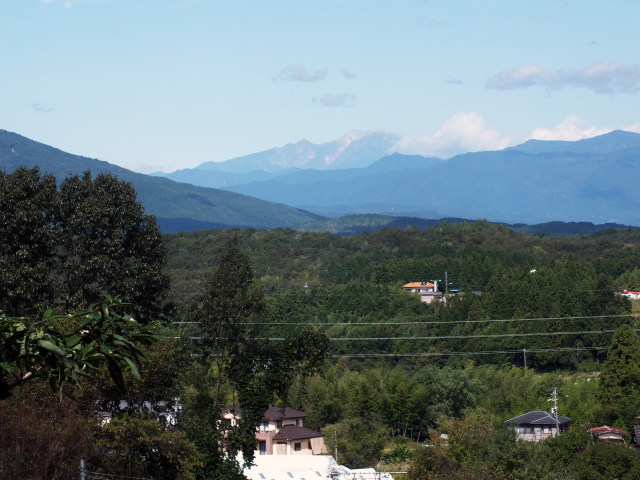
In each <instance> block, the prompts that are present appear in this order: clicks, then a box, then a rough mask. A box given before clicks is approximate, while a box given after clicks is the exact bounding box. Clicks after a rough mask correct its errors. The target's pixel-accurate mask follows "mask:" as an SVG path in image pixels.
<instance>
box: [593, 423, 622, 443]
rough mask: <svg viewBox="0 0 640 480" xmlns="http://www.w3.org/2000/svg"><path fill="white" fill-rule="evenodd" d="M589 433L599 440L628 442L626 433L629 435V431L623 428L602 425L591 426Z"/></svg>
mask: <svg viewBox="0 0 640 480" xmlns="http://www.w3.org/2000/svg"><path fill="white" fill-rule="evenodd" d="M589 433H590V434H591V436H592V437H593V438H594V439H596V440H597V441H598V442H609V443H627V442H625V440H624V435H628V433H627V432H626V431H624V430H623V429H621V428H616V427H609V426H608V425H602V426H601V427H594V428H590V429H589Z"/></svg>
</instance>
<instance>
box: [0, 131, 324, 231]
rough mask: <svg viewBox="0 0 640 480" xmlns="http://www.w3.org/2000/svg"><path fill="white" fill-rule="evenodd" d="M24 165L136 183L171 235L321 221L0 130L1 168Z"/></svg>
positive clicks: (149, 208) (61, 174)
mask: <svg viewBox="0 0 640 480" xmlns="http://www.w3.org/2000/svg"><path fill="white" fill-rule="evenodd" d="M20 166H24V167H28V168H32V167H36V166H37V167H39V168H40V171H41V172H42V173H45V172H46V173H52V174H53V175H54V176H55V177H56V178H57V179H58V181H62V180H63V179H64V178H66V177H67V176H69V175H71V174H81V173H83V172H85V171H87V170H90V171H91V172H92V174H98V173H101V172H106V173H110V174H112V175H115V176H117V177H118V178H119V179H121V180H125V181H127V182H131V183H132V184H133V186H134V187H135V189H136V192H137V194H138V199H139V200H140V202H141V203H142V204H143V205H144V207H145V210H146V211H147V212H148V213H150V214H153V215H155V216H156V217H157V218H158V223H159V224H160V226H161V228H163V230H164V227H165V226H166V227H167V231H180V230H183V229H184V230H194V229H198V228H200V227H204V228H214V227H231V226H238V227H255V228H262V227H267V228H274V227H287V226H292V225H296V224H299V223H302V222H306V221H310V220H313V219H316V218H318V215H315V214H311V213H309V212H304V211H301V210H299V209H297V208H293V207H289V206H286V205H278V204H275V203H273V202H267V201H263V200H258V199H256V198H253V197H249V196H246V195H240V194H236V193H232V192H227V191H223V190H216V189H212V188H203V187H197V186H193V185H189V184H186V183H178V182H174V181H172V180H169V179H166V178H158V177H152V176H149V175H143V174H141V173H135V172H132V171H130V170H127V169H124V168H121V167H118V166H116V165H112V164H110V163H107V162H103V161H100V160H97V159H92V158H87V157H81V156H78V155H72V154H70V153H65V152H63V151H61V150H58V149H57V148H53V147H50V146H47V145H44V144H42V143H38V142H35V141H33V140H29V139H28V138H26V137H23V136H21V135H18V134H15V133H11V132H7V131H4V130H0V170H2V171H4V172H7V173H10V172H13V171H14V170H15V169H16V168H18V167H20Z"/></svg>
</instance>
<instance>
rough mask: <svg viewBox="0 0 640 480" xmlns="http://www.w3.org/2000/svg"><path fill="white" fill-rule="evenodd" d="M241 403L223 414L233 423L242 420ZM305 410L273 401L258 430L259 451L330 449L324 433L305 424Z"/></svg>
mask: <svg viewBox="0 0 640 480" xmlns="http://www.w3.org/2000/svg"><path fill="white" fill-rule="evenodd" d="M241 417H242V410H241V409H240V407H238V406H233V407H229V408H227V409H226V410H225V411H224V412H222V418H223V420H224V421H226V422H228V423H229V424H230V425H231V426H235V425H236V424H237V422H238V421H240V420H241ZM306 417H307V414H306V413H303V412H299V411H298V410H294V409H292V408H287V407H279V406H277V405H270V406H269V408H268V409H267V411H266V412H265V413H264V417H263V420H262V423H261V424H260V427H258V430H257V432H256V441H257V447H258V449H257V450H256V456H257V455H320V454H324V453H327V452H326V448H325V446H324V437H323V436H322V434H321V433H319V432H316V431H314V430H311V429H309V428H306V427H305V426H304V419H305V418H306Z"/></svg>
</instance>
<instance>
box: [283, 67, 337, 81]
mask: <svg viewBox="0 0 640 480" xmlns="http://www.w3.org/2000/svg"><path fill="white" fill-rule="evenodd" d="M279 76H280V78H281V79H282V80H289V81H292V82H317V81H318V80H323V79H324V78H325V77H326V76H327V69H326V68H323V69H321V70H316V71H315V72H308V71H307V68H306V67H305V66H304V65H303V64H301V63H296V64H294V65H287V66H286V67H285V68H284V69H282V71H281V72H280V75H279Z"/></svg>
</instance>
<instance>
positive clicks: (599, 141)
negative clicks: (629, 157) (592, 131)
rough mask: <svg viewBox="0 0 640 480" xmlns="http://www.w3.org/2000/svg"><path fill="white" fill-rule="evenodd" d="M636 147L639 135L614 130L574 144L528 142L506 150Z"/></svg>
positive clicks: (588, 150) (601, 150)
mask: <svg viewBox="0 0 640 480" xmlns="http://www.w3.org/2000/svg"><path fill="white" fill-rule="evenodd" d="M638 147H640V135H638V134H637V133H633V132H625V131H623V130H614V131H613V132H609V133H606V134H604V135H599V136H597V137H592V138H585V139H583V140H578V141H575V142H568V141H558V140H556V141H547V140H528V141H526V142H525V143H523V144H521V145H516V146H515V147H509V148H507V149H506V150H520V151H521V152H526V153H554V152H556V153H557V152H576V153H610V152H619V151H622V150H626V149H628V148H638Z"/></svg>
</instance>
